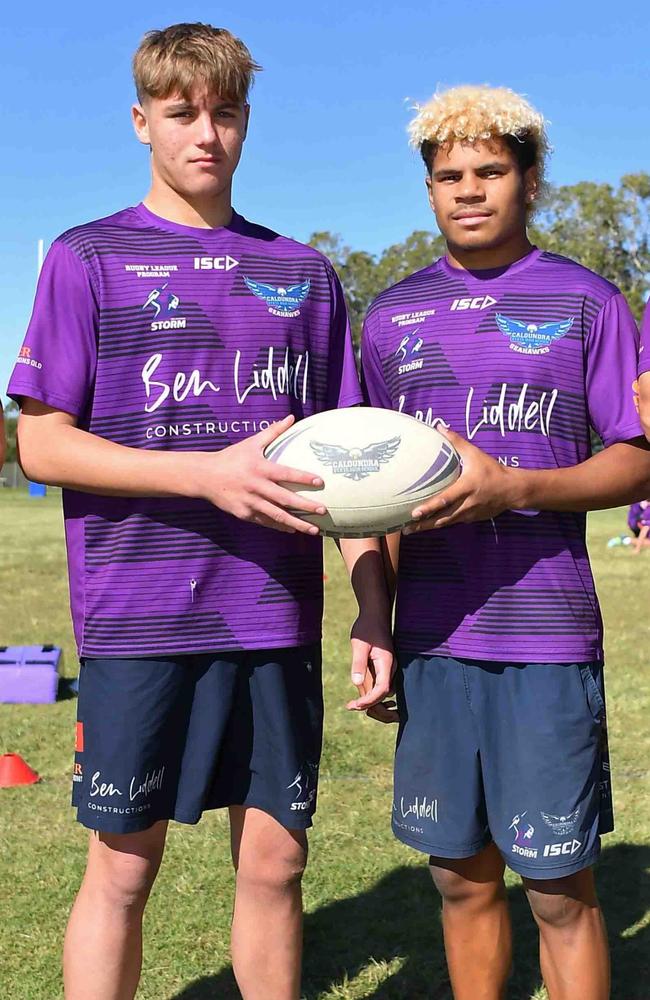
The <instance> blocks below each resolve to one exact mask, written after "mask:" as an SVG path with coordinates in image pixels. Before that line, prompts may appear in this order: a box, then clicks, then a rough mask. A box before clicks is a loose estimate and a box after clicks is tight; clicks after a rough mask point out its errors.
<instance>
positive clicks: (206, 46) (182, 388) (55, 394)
mask: <svg viewBox="0 0 650 1000" xmlns="http://www.w3.org/2000/svg"><path fill="white" fill-rule="evenodd" d="M258 68H259V67H257V66H256V64H255V63H254V62H253V60H252V58H251V55H250V53H249V52H248V50H247V49H246V47H245V46H244V45H243V44H242V42H240V41H239V40H238V39H237V38H235V37H234V36H233V35H231V34H230V33H229V32H228V31H225V30H223V29H219V28H213V27H211V26H209V25H202V24H178V25H173V26H171V27H169V28H167V29H165V30H163V31H153V32H150V33H149V34H148V35H147V36H145V39H144V40H143V42H142V44H141V45H140V47H139V49H138V51H137V53H136V55H135V60H134V76H135V83H136V88H137V94H138V101H137V103H136V105H135V106H134V108H133V123H134V126H135V131H136V134H137V137H138V139H139V140H140V142H142V143H144V144H145V145H147V146H149V147H150V150H151V168H152V184H151V189H150V191H149V193H148V195H147V197H146V198H145V199H144V202H143V203H141V204H139V205H137V206H135V207H132V208H127V209H124V210H123V211H121V212H117V213H116V214H115V215H112V216H110V217H108V218H105V219H100V220H98V221H96V222H91V223H88V224H87V225H82V226H77V227H76V228H74V229H71V230H69V231H68V232H66V233H64V234H63V235H62V236H60V237H59V238H58V239H57V240H55V242H54V244H53V246H52V248H51V250H50V252H49V254H48V257H47V260H46V262H45V265H44V267H43V271H42V274H41V277H40V281H39V286H38V291H37V295H36V303H35V307H34V313H33V316H32V320H31V323H30V326H29V330H28V332H27V336H26V338H25V343H24V345H23V348H22V350H21V356H20V358H19V363H18V364H17V365H16V369H15V372H14V375H13V377H12V380H11V385H10V392H11V395H12V396H13V397H14V398H15V399H17V400H19V402H20V404H21V407H22V415H21V418H20V430H19V443H20V454H21V460H22V463H23V467H24V468H25V470H26V472H27V474H28V475H29V477H30V478H31V479H35V480H38V481H41V482H47V483H58V484H60V485H62V486H63V487H64V511H65V524H66V536H67V546H68V560H69V571H70V591H71V604H72V614H73V620H74V625H75V632H76V637H77V640H78V644H79V651H80V655H81V658H82V666H81V675H80V685H79V706H78V722H77V745H76V751H77V752H76V758H75V768H74V785H73V802H74V804H75V805H76V807H77V816H78V819H79V820H80V822H81V823H83V824H84V825H85V826H87V827H89V828H90V830H91V831H93V832H92V834H91V837H90V847H89V854H88V864H87V868H86V873H85V876H84V880H83V884H82V886H81V889H80V892H79V895H78V896H77V900H76V902H75V905H74V908H73V911H72V915H71V918H70V923H69V926H68V932H67V936H66V943H65V956H64V966H65V970H64V971H65V990H66V997H67V998H68V1000H89V998H90V997H92V998H93V1000H128V998H131V997H133V996H134V994H135V991H136V988H137V984H138V980H139V976H140V965H141V950H142V916H143V911H144V907H145V904H146V901H147V898H148V895H149V892H150V890H151V887H152V884H153V882H154V879H155V877H156V873H157V871H158V867H159V865H160V862H161V859H162V855H163V849H164V844H165V837H166V831H167V825H168V822H169V820H170V819H175V820H178V821H180V822H184V823H196V822H198V820H199V818H200V816H201V813H202V812H203V810H204V809H210V808H215V807H221V806H227V807H228V808H229V812H230V826H231V840H232V855H233V861H234V865H235V868H236V870H237V878H236V894H235V905H234V915H233V928H232V957H233V965H234V970H235V975H236V977H237V981H238V984H239V987H240V989H241V992H242V995H243V996H244V997H245V998H246V1000H269V998H271V997H273V998H275V1000H297V998H298V996H299V981H300V952H301V918H302V912H301V909H302V908H301V893H300V878H301V875H302V871H303V868H304V865H305V861H306V856H307V841H306V829H307V828H308V827H309V826H311V822H312V820H311V818H312V815H313V812H314V810H315V807H316V789H317V779H318V762H319V757H320V748H321V729H322V692H321V680H320V669H321V668H320V628H321V613H322V579H323V577H322V552H321V542H320V539H319V538H318V537H314V535H317V529H316V528H315V527H313V526H310V525H308V524H306V523H305V522H304V521H302V520H299V519H298V518H296V517H295V516H294V515H293V514H292V513H290V510H289V508H291V509H292V510H296V509H302V510H310V511H322V507H321V506H320V505H319V503H318V502H311V501H303V500H300V499H298V498H297V497H296V496H295V494H294V493H293V492H291V491H290V490H289V489H287V487H286V484H287V483H302V484H314V485H316V486H318V485H319V482H320V481H319V480H316V479H314V477H313V476H312V475H310V474H309V473H308V472H301V471H296V470H293V469H287V468H283V467H280V466H278V465H274V464H273V463H271V462H269V461H267V460H266V459H265V458H264V455H263V450H264V448H265V447H266V446H267V445H268V444H269V443H270V442H271V441H273V440H274V439H275V438H276V437H277V436H278V434H279V433H280V432H281V431H283V430H284V429H285V428H287V427H288V426H290V424H291V421H292V420H293V419H295V418H300V417H303V416H308V415H309V414H311V413H314V412H317V411H319V410H325V409H328V408H331V407H335V406H345V405H350V404H355V403H357V402H358V401H359V398H360V390H359V385H358V381H357V377H356V371H355V364H354V357H353V351H352V345H351V341H350V336H349V329H348V326H347V318H346V311H345V306H344V302H343V296H342V293H341V288H340V285H339V282H338V279H337V278H336V275H335V274H334V272H333V270H332V267H331V265H330V264H329V262H328V261H327V260H326V259H325V258H323V257H322V256H321V255H320V254H319V253H317V252H316V251H314V250H312V249H311V248H310V247H306V246H302V245H300V244H298V243H296V242H294V241H293V240H290V239H286V238H285V237H283V236H279V235H278V234H277V233H274V232H271V231H270V230H269V229H265V228H263V227H261V226H258V225H255V224H253V223H251V222H248V221H247V220H246V219H244V218H242V216H241V215H238V214H237V213H236V212H234V211H233V209H232V204H231V184H232V177H233V173H234V171H235V169H236V167H237V164H238V162H239V158H240V155H241V152H242V145H243V142H244V139H245V136H246V130H247V127H248V117H249V106H248V91H249V87H250V84H251V82H252V78H253V74H254V72H255V70H256V69H258ZM271 529H276V530H271Z"/></svg>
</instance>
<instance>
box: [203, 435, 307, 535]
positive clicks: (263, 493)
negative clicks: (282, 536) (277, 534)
mask: <svg viewBox="0 0 650 1000" xmlns="http://www.w3.org/2000/svg"><path fill="white" fill-rule="evenodd" d="M293 422H294V417H293V416H291V415H289V416H287V417H285V418H284V420H279V421H278V422H277V423H275V424H272V425H271V427H268V428H267V429H266V430H263V431H260V432H259V433H258V434H254V435H253V436H252V437H249V438H247V439H246V440H245V441H242V442H241V443H240V444H233V445H230V446H229V447H228V448H224V449H223V451H219V452H216V453H215V454H210V455H206V454H204V456H203V458H204V465H203V469H202V478H203V477H205V478H204V483H205V485H204V488H203V489H202V491H201V492H202V495H203V496H204V498H205V499H206V500H209V501H210V503H212V504H214V505H215V507H219V509H220V510H224V511H226V512H227V513H228V514H233V515H234V516H235V517H238V518H239V519H240V520H242V521H252V522H253V523H254V524H261V525H263V526H264V527H266V528H275V530H276V531H285V532H289V533H290V534H294V533H295V532H296V531H299V532H302V533H303V534H306V535H317V534H318V528H317V527H316V526H315V525H313V524H308V523H307V522H306V521H301V520H300V518H297V517H294V515H293V514H291V513H289V511H290V510H303V511H305V512H307V513H310V514H325V513H326V509H325V507H324V506H323V505H322V503H318V502H317V501H313V500H307V499H305V498H304V497H301V496H298V495H297V494H296V493H294V492H293V491H292V490H289V489H286V487H285V486H284V485H283V484H284V483H296V484H298V485H300V486H311V487H314V488H316V489H318V488H319V487H322V486H323V480H322V479H321V478H320V477H319V476H314V475H313V474H312V473H309V472H300V471H299V470H298V469H290V468H288V467H287V466H285V465H277V464H276V463H275V462H269V460H268V459H267V458H265V457H264V450H265V449H266V448H267V447H268V446H269V445H270V444H271V443H272V442H273V441H275V439H276V438H278V437H279V436H280V434H282V433H283V432H284V431H286V430H287V429H288V428H289V427H291V425H292V423H293Z"/></svg>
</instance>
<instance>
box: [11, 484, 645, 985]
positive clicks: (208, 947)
mask: <svg viewBox="0 0 650 1000" xmlns="http://www.w3.org/2000/svg"><path fill="white" fill-rule="evenodd" d="M623 528H624V515H623V512H621V511H607V512H604V513H600V514H597V515H593V516H592V518H591V520H590V529H589V534H590V541H591V552H592V555H593V562H594V566H595V570H596V574H597V580H598V589H599V594H600V597H601V600H602V604H603V609H604V615H605V621H606V628H607V630H608V642H607V653H608V657H607V659H608V675H607V680H608V703H609V714H610V733H611V745H612V757H613V768H614V774H613V777H614V790H615V796H616V799H615V804H616V815H617V828H616V832H615V833H614V834H613V835H611V836H609V837H607V838H606V840H605V849H604V851H603V857H602V861H601V863H600V865H599V870H598V881H599V887H600V894H601V898H602V900H603V904H604V908H605V913H606V916H607V921H608V925H609V932H610V938H611V944H612V954H613V967H614V989H613V996H614V997H615V998H616V1000H650V796H649V795H648V792H649V782H648V771H649V769H650V764H649V759H650V755H649V751H650V741H649V736H648V731H649V726H648V718H649V716H650V684H649V683H648V682H649V673H650V668H649V662H650V656H649V655H648V649H649V646H650V553H645V554H644V555H642V556H640V557H638V558H635V557H633V556H632V554H631V553H630V551H629V550H627V549H621V548H619V549H613V550H607V549H606V548H605V541H606V539H607V538H608V537H609V536H610V535H613V534H618V533H620V532H621V531H622V530H623ZM0 551H1V552H2V563H1V565H0V593H1V594H2V613H1V614H0V618H1V621H2V628H1V630H0V642H1V643H2V644H4V645H14V644H23V643H24V644H26V643H41V642H50V643H55V644H57V645H61V646H62V647H63V649H64V651H65V661H64V673H65V674H66V675H67V676H74V675H75V673H76V662H75V652H74V644H73V640H72V634H71V630H70V625H69V618H68V605H67V582H66V573H65V562H64V550H63V541H62V521H61V512H60V501H59V498H58V497H57V496H49V497H48V498H47V499H46V500H44V501H42V500H30V499H29V498H28V497H27V496H26V495H25V494H23V493H19V492H14V491H9V490H5V491H0ZM327 573H328V576H329V580H328V584H327V609H326V621H325V635H326V641H325V690H326V698H327V718H326V741H325V753H324V758H323V762H322V772H321V787H320V795H319V810H318V815H317V820H316V826H315V828H314V831H313V832H312V834H311V840H310V843H311V859H310V865H309V869H308V872H307V875H306V878H305V905H306V909H307V918H306V926H305V950H306V954H305V974H304V987H303V995H304V997H305V998H306V1000H326V998H327V1000H334V998H339V1000H357V998H362V997H363V998H369V997H372V998H375V1000H419V998H425V997H426V998H429V1000H449V998H450V997H451V993H450V990H449V984H448V980H447V977H446V971H445V963H444V956H443V951H442V942H441V932H440V921H439V915H438V904H437V900H436V898H435V895H434V891H433V889H432V887H431V885H430V880H429V875H428V872H427V868H426V864H425V863H424V860H425V859H424V858H423V856H422V855H419V854H416V853H415V852H412V851H409V850H408V849H407V848H405V847H403V846H402V845H400V844H398V843H397V842H396V841H395V840H394V839H393V837H392V835H391V833H390V828H389V816H390V805H391V756H392V743H393V740H394V735H395V734H394V730H393V729H392V728H389V727H383V726H380V725H379V724H377V723H373V722H371V721H370V720H368V719H366V718H365V717H364V718H359V717H357V716H353V715H351V714H349V713H347V712H346V710H345V708H344V707H343V706H344V703H345V701H346V699H347V697H348V696H349V694H350V690H351V689H350V687H349V683H348V652H347V627H348V625H349V623H350V621H351V619H352V614H353V602H352V599H351V596H350V592H349V589H348V586H347V583H346V582H345V580H344V576H343V573H342V570H341V565H340V558H339V556H338V553H337V552H336V551H335V550H334V549H333V548H331V547H329V546H328V550H327ZM74 716H75V701H74V699H71V698H68V699H65V700H61V701H59V702H58V703H57V704H56V705H52V706H23V705H1V706H0V752H7V751H13V752H18V753H20V754H22V756H23V757H24V758H25V759H26V760H27V761H28V762H29V764H31V766H32V767H34V768H35V769H36V770H37V771H38V772H39V773H40V774H41V776H42V778H43V780H42V782H41V783H40V784H38V785H35V786H31V787H26V788H17V789H2V790H0V857H1V860H0V886H1V887H2V888H1V889H0V899H1V903H0V908H1V909H0V912H1V913H2V935H1V938H0V942H1V943H0V997H2V1000H54V998H55V997H59V996H61V980H60V971H59V953H60V948H61V939H62V934H63V929H64V926H65V922H66V918H67V913H68V910H69V907H70V904H71V901H72V898H73V894H74V892H75V890H76V887H77V885H78V883H79V880H80V877H81V874H82V869H83V860H84V849H85V839H86V835H85V833H84V832H83V830H82V829H81V828H79V827H78V826H77V825H76V823H74V822H73V816H72V812H71V810H70V808H69V806H68V800H69V792H70V770H71V759H72V742H73V729H74ZM232 884H233V878H232V873H231V869H230V864H229V861H228V838H227V825H226V821H225V817H224V816H223V815H221V814H220V813H211V814H208V815H207V817H206V818H205V819H204V820H203V821H202V823H201V824H200V825H199V826H198V827H196V828H191V827H183V826H180V825H173V829H172V830H171V832H170V836H169V842H168V849H167V855H166V863H165V865H164V866H163V870H162V872H161V875H160V877H159V880H158V882H157V884H156V887H155V889H154V893H153V896H152V899H151V902H150V904H149V907H148V910H147V917H146V951H145V963H144V973H143V978H142V985H141V989H140V993H139V994H138V996H139V997H142V998H144V1000H172V998H174V1000H208V998H220V1000H235V998H237V997H238V996H239V994H238V992H237V990H236V988H235V985H234V980H233V977H232V972H231V969H230V964H229V958H228V925H229V919H230V900H231V893H232ZM508 886H509V893H510V899H511V904H512V911H513V923H514V927H515V937H516V950H515V971H514V974H513V978H512V982H511V988H510V993H509V998H510V1000H528V998H530V997H535V998H536V1000H541V998H543V997H545V993H544V992H543V990H542V989H541V988H540V980H539V973H538V971H537V956H536V947H537V946H536V935H535V932H534V927H533V923H532V919H531V917H530V916H529V914H528V911H527V906H526V903H525V900H524V898H523V894H522V890H521V886H520V882H519V880H518V879H517V878H516V877H514V876H512V877H510V878H509V880H508ZM576 1000H583V998H580V997H576Z"/></svg>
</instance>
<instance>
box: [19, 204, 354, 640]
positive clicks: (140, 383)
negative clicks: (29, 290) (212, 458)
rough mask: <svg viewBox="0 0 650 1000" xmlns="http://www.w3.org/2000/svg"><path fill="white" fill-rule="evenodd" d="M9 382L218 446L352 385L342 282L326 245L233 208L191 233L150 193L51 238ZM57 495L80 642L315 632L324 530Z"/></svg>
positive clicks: (100, 415)
mask: <svg viewBox="0 0 650 1000" xmlns="http://www.w3.org/2000/svg"><path fill="white" fill-rule="evenodd" d="M9 392H10V394H11V395H12V396H13V397H14V398H19V397H21V396H29V397H32V398H34V399H38V400H41V401H42V402H44V403H46V404H49V405H50V406H53V407H56V408H57V409H61V410H64V411H66V412H67V413H72V414H74V415H75V416H76V417H77V424H78V426H79V427H81V428H83V429H86V430H89V431H90V432H91V433H93V434H96V435H99V436H100V437H104V438H108V439H109V440H111V441H115V442H117V443H119V444H122V445H128V446H130V447H133V448H146V449H162V450H169V451H188V450H197V451H218V450H220V449H221V448H225V447H226V446H228V445H230V444H236V443H237V442H238V441H241V440H243V439H244V438H246V437H248V436H250V435H251V434H254V433H256V432H257V431H259V430H262V429H263V428H266V427H268V426H269V423H270V422H271V421H274V420H280V419H281V418H282V417H284V416H286V415H287V414H288V413H293V414H295V416H296V418H297V419H300V418H302V417H306V416H309V415H310V414H312V413H315V412H318V411H320V410H325V409H329V408H332V407H336V406H349V405H353V404H356V403H358V402H359V399H360V389H359V384H358V380H357V374H356V369H355V363H354V355H353V350H352V344H351V340H350V334H349V328H348V323H347V315H346V310H345V304H344V299H343V294H342V291H341V287H340V284H339V281H338V279H337V277H336V275H335V273H334V271H333V269H332V267H331V265H330V263H329V262H328V261H327V260H326V259H325V258H324V257H323V256H322V255H321V254H320V253H318V252H317V251H315V250H313V249H312V248H310V247H307V246H303V245H302V244H299V243H296V242H294V241H293V240H290V239H286V238H285V237H283V236H278V235H277V234H276V233H273V232H271V231H270V230H268V229H264V228H262V227H260V226H256V225H253V224H251V223H249V222H247V221H246V220H245V219H243V218H242V217H241V216H239V215H233V218H232V222H231V224H230V225H229V226H225V227H223V228H221V229H214V230H211V229H195V228H193V227H189V226H182V225H177V224H174V223H171V222H167V221H166V220H164V219H161V218H159V217H158V216H155V215H153V214H152V213H151V212H150V211H149V210H148V209H147V208H146V207H145V206H144V205H139V206H137V207H136V208H128V209H126V210H125V211H123V212H119V213H117V214H116V215H113V216H110V217H109V218H106V219H101V220H99V221H98V222H92V223H89V224H88V225H84V226H79V227H78V228H75V229H72V230H70V231H69V232H67V233H65V234H64V235H63V236H61V237H59V238H58V239H57V240H56V241H55V243H54V244H53V246H52V248H51V250H50V252H49V254H48V256H47V260H46V261H45V264H44V266H43V270H42V273H41V277H40V280H39V284H38V290H37V294H36V302H35V306H34V312H33V315H32V319H31V322H30V325H29V329H28V331H27V335H26V337H25V342H24V345H23V347H22V349H21V352H20V357H19V359H18V364H17V365H16V368H15V369H14V373H13V376H12V378H11V382H10V386H9ZM307 471H309V470H307ZM63 503H64V513H65V525H66V540H67V548H68V565H69V574H70V593H71V604H72V614H73V621H74V625H75V634H76V637H77V642H78V645H79V650H80V653H81V655H85V656H102V657H105V656H115V657H125V656H152V655H157V654H174V653H194V652H200V651H209V650H227V649H259V648H271V647H281V646H296V645H300V644H303V643H309V642H312V641H314V640H315V639H317V638H318V637H319V635H320V626H321V615H322V589H323V588H322V544H321V540H320V538H318V537H316V538H312V537H306V536H304V535H300V534H296V535H288V534H281V533H279V532H276V531H273V530H271V529H268V528H262V527H259V526H257V525H253V524H249V523H244V522H243V521H238V520H237V519H236V518H234V517H232V516H231V515H230V514H226V513H223V512H222V511H220V510H218V509H217V508H215V507H213V506H212V505H211V504H209V503H207V502H203V501H199V500H192V499H185V498H178V499H176V498H174V499H151V498H139V499H121V498H115V497H103V496H96V495H91V494H84V493H78V492H75V491H72V490H66V491H64V501H63Z"/></svg>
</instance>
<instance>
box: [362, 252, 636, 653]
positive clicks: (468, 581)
mask: <svg viewBox="0 0 650 1000" xmlns="http://www.w3.org/2000/svg"><path fill="white" fill-rule="evenodd" d="M637 344H638V337H637V331H636V326H635V323H634V320H633V318H632V315H631V313H630V311H629V309H628V306H627V304H626V302H625V300H624V299H623V297H622V295H621V294H620V293H619V292H618V290H617V289H616V288H615V287H614V286H613V285H611V284H610V283H609V282H607V281H605V280H604V279H603V278H600V277H599V276H597V275H596V274H593V273H592V272H591V271H588V270H586V269H585V268H584V267H581V266H580V265H579V264H576V263H574V262H573V261H571V260H567V259H566V258H564V257H560V256H556V255H555V254H550V253H543V252H541V251H540V250H537V249H534V250H532V251H531V252H530V253H529V254H528V255H527V256H526V257H524V258H522V259H521V260H519V261H517V262H516V263H515V264H512V265H510V266H509V267H506V268H501V269H497V270H492V271H475V272H469V271H462V270H459V269H456V268H453V267H451V266H450V264H449V262H448V261H447V260H446V259H443V260H439V261H437V262H436V263H434V264H432V265H431V266H430V267H427V268H424V269H423V270H422V271H418V272H417V273H415V274H413V275H411V276H410V277H408V278H406V279H405V280H404V281H401V282H399V283H398V284H397V285H394V286H393V287H392V288H389V289H388V290H387V291H385V292H383V293H382V294H381V295H379V297H378V298H377V299H376V300H375V301H374V302H373V304H372V305H371V307H370V309H369V312H368V316H367V318H366V322H365V327H364V334H363V341H362V355H361V356H362V375H363V382H364V385H365V392H366V396H367V399H368V401H369V402H370V403H371V404H372V405H375V406H382V407H388V408H392V409H396V410H403V411H404V412H405V413H409V414H411V415H412V416H415V417H417V418H419V419H420V420H424V421H426V422H428V423H432V424H433V423H436V422H437V421H444V422H445V423H446V424H447V425H448V426H450V427H451V428H452V429H453V430H455V431H457V432H458V433H459V434H461V435H463V436H464V437H465V438H466V439H468V440H469V441H471V442H472V443H473V444H475V445H477V446H478V447H479V448H481V449H483V451H485V452H487V453H488V454H490V455H492V456H493V457H494V458H496V459H497V460H498V461H499V462H500V463H502V464H503V465H507V466H511V467H513V468H517V467H522V468H524V467H525V468H529V469H547V468H558V467H563V466H570V465H575V464H576V463H578V462H582V461H583V460H585V459H586V458H588V457H589V455H590V454H591V443H590V426H592V427H594V428H595V430H596V431H597V432H598V434H599V435H600V437H601V438H602V440H603V441H604V443H605V444H606V445H609V444H612V443H614V442H617V441H625V440H626V439H629V438H633V437H635V436H637V435H639V434H640V433H641V427H640V424H639V418H638V414H637V412H636V409H635V405H634V390H633V383H634V379H635V369H636V358H637ZM396 642H397V644H398V646H401V647H402V648H404V649H407V650H414V651H417V652H420V653H440V654H449V655H452V656H460V657H466V658H474V659H478V660H511V661H515V662H535V661H537V662H539V661H546V662H564V661H574V662H576V661H577V662H579V661H590V660H594V659H598V658H600V657H601V656H602V628H601V619H600V612H599V610H598V603H597V600H596V594H595V590H594V583H593V579H592V575H591V570H590V566H589V560H588V556H587V550H586V545H585V516H584V515H583V514H571V513H556V512H550V511H546V512H539V511H527V512H522V511H514V510H511V511H507V512H505V513H503V514H501V515H500V516H499V517H497V518H495V519H494V520H492V521H483V522H477V523H474V524H464V525H457V526H454V527H452V528H447V529H438V530H433V531H428V532H425V533H422V534H416V535H410V536H406V537H405V538H403V539H402V542H401V552H400V561H399V581H398V590H397V624H396Z"/></svg>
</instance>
